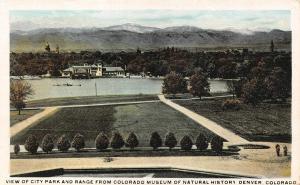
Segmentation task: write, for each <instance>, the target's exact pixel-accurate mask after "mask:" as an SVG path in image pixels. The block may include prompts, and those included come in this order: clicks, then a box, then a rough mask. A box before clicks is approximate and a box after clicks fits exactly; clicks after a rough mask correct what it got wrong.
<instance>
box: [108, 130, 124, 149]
mask: <svg viewBox="0 0 300 185" xmlns="http://www.w3.org/2000/svg"><path fill="white" fill-rule="evenodd" d="M124 144H125V142H124V139H123V137H122V135H121V134H120V133H119V132H116V133H114V135H113V138H112V140H111V142H110V145H111V147H112V148H113V149H120V148H122V147H123V146H124Z"/></svg>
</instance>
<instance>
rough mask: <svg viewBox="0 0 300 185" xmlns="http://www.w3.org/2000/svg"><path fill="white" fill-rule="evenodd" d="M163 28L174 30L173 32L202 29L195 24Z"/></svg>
mask: <svg viewBox="0 0 300 185" xmlns="http://www.w3.org/2000/svg"><path fill="white" fill-rule="evenodd" d="M163 30H164V31H174V32H194V31H200V30H202V29H201V28H198V27H196V26H189V25H183V26H171V27H166V28H164V29H163Z"/></svg>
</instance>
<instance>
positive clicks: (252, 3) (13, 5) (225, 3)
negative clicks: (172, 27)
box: [0, 0, 300, 183]
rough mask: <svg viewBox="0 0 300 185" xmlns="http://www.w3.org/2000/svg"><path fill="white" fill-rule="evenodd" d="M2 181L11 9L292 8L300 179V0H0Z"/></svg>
mask: <svg viewBox="0 0 300 185" xmlns="http://www.w3.org/2000/svg"><path fill="white" fill-rule="evenodd" d="M0 7H1V10H0V28H1V29H0V82H1V83H0V84H1V89H0V105H1V106H0V107H1V111H0V125H1V129H0V138H1V140H0V141H1V142H0V157H1V158H0V159H1V168H0V183H1V182H3V183H5V181H4V178H6V179H7V177H8V176H9V155H8V153H9V138H10V137H9V11H10V10H84V9H86V10H100V9H106V10H124V9H127V10H133V9H135V10H137V9H174V10H176V9H185V10H188V9H193V10H196V9H199V10H200V9H202V10H204V9H206V10H291V18H292V19H291V28H292V49H293V50H292V60H293V65H292V67H293V77H292V82H293V91H292V92H293V96H292V132H293V143H292V177H293V179H297V180H298V182H299V180H300V173H299V172H300V149H299V146H300V133H299V132H300V129H299V124H300V123H299V120H300V96H299V93H300V92H299V90H300V83H299V82H298V80H299V79H300V73H299V72H298V71H299V70H300V66H299V65H300V36H299V34H300V24H299V22H300V21H299V20H300V1H299V0H263V1H262V0H185V1H183V0H48V1H43V0H22V1H21V0H1V1H0Z"/></svg>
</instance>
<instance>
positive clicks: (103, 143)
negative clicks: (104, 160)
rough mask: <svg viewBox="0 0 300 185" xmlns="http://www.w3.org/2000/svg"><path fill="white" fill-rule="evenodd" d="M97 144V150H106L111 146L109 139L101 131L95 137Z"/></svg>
mask: <svg viewBox="0 0 300 185" xmlns="http://www.w3.org/2000/svg"><path fill="white" fill-rule="evenodd" d="M95 145H96V148H97V150H105V149H107V148H108V146H109V139H108V137H107V136H106V135H105V134H104V133H102V132H101V133H99V134H98V136H97V137H96V139H95Z"/></svg>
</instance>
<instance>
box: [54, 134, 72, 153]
mask: <svg viewBox="0 0 300 185" xmlns="http://www.w3.org/2000/svg"><path fill="white" fill-rule="evenodd" d="M56 145H57V149H58V150H59V151H62V152H66V151H68V150H69V148H70V147H71V143H70V140H69V139H68V138H67V136H66V135H62V136H61V137H60V138H58V140H57V143H56Z"/></svg>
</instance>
